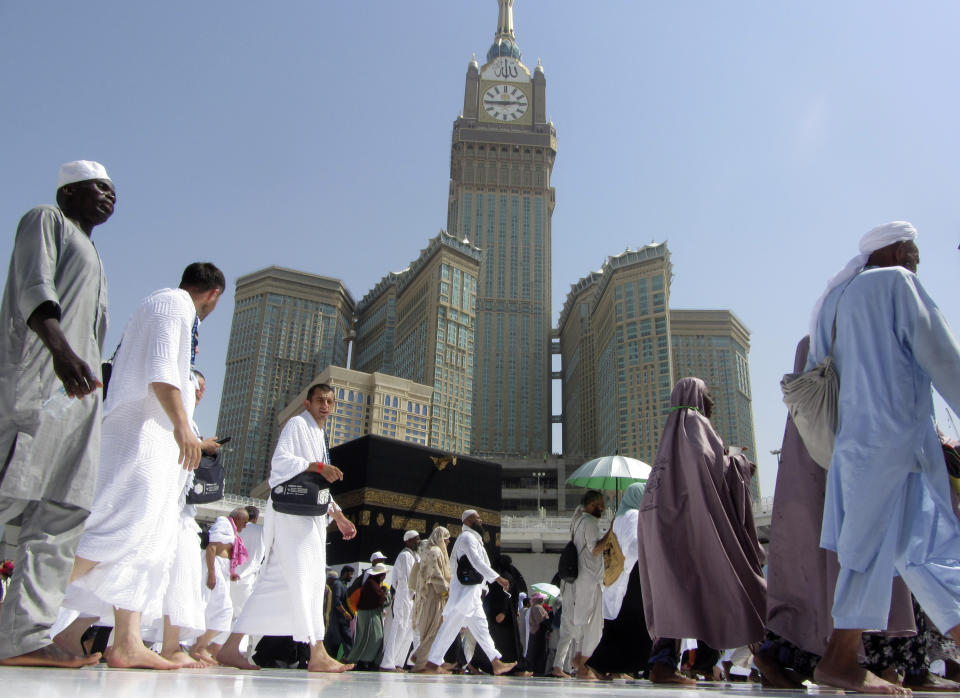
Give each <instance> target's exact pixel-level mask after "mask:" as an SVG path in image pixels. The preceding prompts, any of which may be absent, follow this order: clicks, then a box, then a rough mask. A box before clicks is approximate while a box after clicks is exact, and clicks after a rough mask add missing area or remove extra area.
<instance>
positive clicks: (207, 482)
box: [187, 451, 226, 504]
mask: <svg viewBox="0 0 960 698" xmlns="http://www.w3.org/2000/svg"><path fill="white" fill-rule="evenodd" d="M225 480H226V471H225V470H224V469H223V463H222V461H221V458H220V451H217V452H216V454H214V455H212V456H208V455H207V454H206V453H204V454H203V456H202V457H201V458H200V465H199V466H197V469H196V470H194V471H193V487H191V488H190V491H188V492H187V504H209V503H210V502H218V501H220V500H221V499H223V487H224V481H225Z"/></svg>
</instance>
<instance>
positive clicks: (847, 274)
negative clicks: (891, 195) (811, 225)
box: [810, 221, 917, 340]
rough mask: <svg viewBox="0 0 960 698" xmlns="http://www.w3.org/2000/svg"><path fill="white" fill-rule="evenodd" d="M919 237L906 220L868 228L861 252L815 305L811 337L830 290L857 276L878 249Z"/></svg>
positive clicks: (836, 276) (838, 274) (829, 282)
mask: <svg viewBox="0 0 960 698" xmlns="http://www.w3.org/2000/svg"><path fill="white" fill-rule="evenodd" d="M916 239H917V229H916V228H914V227H913V226H912V225H911V224H910V223H907V222H906V221H891V222H889V223H884V224H883V225H878V226H877V227H876V228H873V229H871V230H868V231H867V232H866V233H865V234H864V236H863V237H862V238H860V254H858V255H857V256H856V257H854V258H853V259H851V260H850V261H849V262H847V264H846V266H845V267H844V268H843V269H841V270H840V271H838V272H837V273H836V274H834V275H833V278H832V279H830V281H828V282H827V289H826V290H825V291H824V292H823V294H822V295H821V296H820V298H818V299H817V302H816V304H815V305H814V306H813V314H812V315H811V316H810V339H811V340H812V339H813V337H814V335H815V334H816V331H817V319H818V318H819V317H820V310H821V309H822V308H823V303H824V301H826V300H827V296H829V295H830V292H831V291H833V289H835V288H837V287H838V286H842V285H843V284H845V283H847V281H849V280H850V279H852V278H853V277H854V276H856V275H857V274H858V273H860V271H861V270H862V269H863V268H864V267H865V266H866V264H867V260H868V259H870V255H871V254H873V253H874V252H876V251H877V250H882V249H883V248H884V247H887V246H888V245H892V244H894V243H897V242H906V241H908V240H916Z"/></svg>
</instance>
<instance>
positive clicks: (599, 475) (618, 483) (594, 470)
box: [567, 456, 651, 504]
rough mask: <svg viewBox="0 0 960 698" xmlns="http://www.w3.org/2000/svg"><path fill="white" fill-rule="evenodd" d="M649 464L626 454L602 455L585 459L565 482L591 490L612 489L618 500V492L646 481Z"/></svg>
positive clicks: (648, 473)
mask: <svg viewBox="0 0 960 698" xmlns="http://www.w3.org/2000/svg"><path fill="white" fill-rule="evenodd" d="M650 470H651V468H650V466H649V465H647V464H646V463H644V462H643V461H642V460H637V459H636V458H627V457H626V456H603V457H602V458H594V459H593V460H591V461H587V462H586V463H584V464H583V465H581V466H580V467H579V468H577V469H576V470H574V471H573V473H572V474H571V475H570V477H568V478H567V484H568V485H573V486H574V487H585V488H587V489H591V490H613V491H614V492H616V493H617V503H618V504H619V502H620V492H622V491H623V490H625V489H627V488H628V487H629V486H630V485H632V484H633V483H634V482H646V481H647V478H648V477H650Z"/></svg>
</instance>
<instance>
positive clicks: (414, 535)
mask: <svg viewBox="0 0 960 698" xmlns="http://www.w3.org/2000/svg"><path fill="white" fill-rule="evenodd" d="M419 537H420V533H419V532H417V531H407V532H406V533H404V534H403V542H404V543H406V542H407V541H408V540H410V539H411V538H419Z"/></svg>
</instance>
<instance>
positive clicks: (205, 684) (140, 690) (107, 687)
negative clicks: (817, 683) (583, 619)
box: [0, 665, 840, 698]
mask: <svg viewBox="0 0 960 698" xmlns="http://www.w3.org/2000/svg"><path fill="white" fill-rule="evenodd" d="M807 692H808V693H829V694H837V693H840V692H839V691H834V690H831V689H826V690H823V689H817V688H816V687H812V688H810V689H808V691H807ZM803 693H804V692H803V691H782V690H780V691H778V690H770V689H764V688H762V687H760V686H759V685H757V684H746V683H704V684H700V685H698V686H697V687H696V688H686V687H684V688H679V687H678V688H663V687H655V686H654V685H653V684H651V683H649V682H647V681H627V682H624V681H619V682H612V683H610V682H604V683H600V682H580V681H576V680H565V681H560V680H557V679H518V678H506V677H492V676H422V675H417V674H378V673H365V672H350V673H347V674H340V675H308V674H307V673H306V672H304V671H294V670H282V669H265V670H262V671H257V672H252V671H250V672H245V671H238V670H236V669H221V668H216V669H183V670H180V671H170V672H166V671H155V672H154V671H139V670H131V669H107V668H105V667H103V665H101V666H100V667H92V668H87V669H81V670H66V669H23V668H16V667H0V696H4V697H9V698H61V697H64V698H66V697H69V698H114V697H115V696H116V697H120V696H122V697H124V698H125V697H127V696H129V697H131V698H153V697H157V698H160V697H163V698H166V697H167V696H171V697H173V698H280V697H281V696H282V697H283V698H308V697H315V696H321V695H327V696H331V697H332V696H336V698H441V697H444V696H461V697H463V698H564V697H565V696H570V697H571V698H572V697H574V696H576V698H603V697H605V696H629V695H632V696H638V694H642V698H657V697H658V696H668V697H669V698H695V697H698V698H721V697H729V698H773V697H775V696H779V697H780V698H789V696H791V695H801V694H803Z"/></svg>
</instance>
